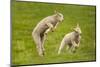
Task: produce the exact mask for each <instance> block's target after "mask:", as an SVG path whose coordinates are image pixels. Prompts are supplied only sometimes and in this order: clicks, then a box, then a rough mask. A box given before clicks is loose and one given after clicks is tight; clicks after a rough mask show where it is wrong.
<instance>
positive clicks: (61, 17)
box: [55, 11, 64, 22]
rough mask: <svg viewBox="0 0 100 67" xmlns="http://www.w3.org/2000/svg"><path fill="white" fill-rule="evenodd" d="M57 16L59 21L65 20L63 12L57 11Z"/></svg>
mask: <svg viewBox="0 0 100 67" xmlns="http://www.w3.org/2000/svg"><path fill="white" fill-rule="evenodd" d="M55 17H56V19H57V20H58V21H59V22H62V21H63V20H64V17H63V14H61V13H59V12H57V11H55Z"/></svg>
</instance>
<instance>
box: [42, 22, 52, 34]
mask: <svg viewBox="0 0 100 67" xmlns="http://www.w3.org/2000/svg"><path fill="white" fill-rule="evenodd" d="M47 26H48V27H49V28H48V29H47V30H46V31H45V33H44V34H45V35H47V33H48V32H49V31H52V30H53V25H52V24H51V23H47Z"/></svg>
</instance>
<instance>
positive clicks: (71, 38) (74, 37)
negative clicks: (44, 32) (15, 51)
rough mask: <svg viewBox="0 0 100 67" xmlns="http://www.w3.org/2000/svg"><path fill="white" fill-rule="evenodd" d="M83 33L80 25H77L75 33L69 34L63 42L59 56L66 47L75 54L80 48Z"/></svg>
mask: <svg viewBox="0 0 100 67" xmlns="http://www.w3.org/2000/svg"><path fill="white" fill-rule="evenodd" d="M81 33H82V32H81V29H80V27H79V24H77V26H76V28H74V31H73V32H71V33H68V34H66V35H65V36H64V38H63V40H62V41H61V45H60V47H59V50H58V54H60V53H61V50H62V49H63V48H64V46H65V45H67V47H68V49H70V51H71V52H75V50H76V48H78V47H79V44H80V39H81Z"/></svg>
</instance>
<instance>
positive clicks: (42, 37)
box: [41, 34, 46, 53]
mask: <svg viewBox="0 0 100 67" xmlns="http://www.w3.org/2000/svg"><path fill="white" fill-rule="evenodd" d="M45 40H46V34H43V35H42V36H41V41H42V49H43V53H44V52H45V48H44V42H45Z"/></svg>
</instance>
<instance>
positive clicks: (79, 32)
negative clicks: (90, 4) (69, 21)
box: [74, 24, 82, 35]
mask: <svg viewBox="0 0 100 67" xmlns="http://www.w3.org/2000/svg"><path fill="white" fill-rule="evenodd" d="M74 31H75V32H76V33H78V34H80V35H81V34H82V32H81V29H80V26H79V24H77V26H76V27H75V28H74Z"/></svg>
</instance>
